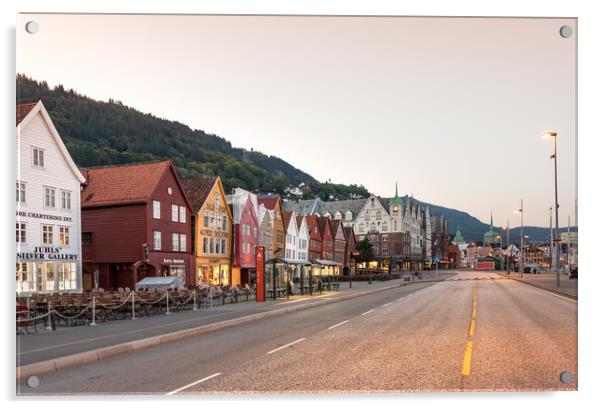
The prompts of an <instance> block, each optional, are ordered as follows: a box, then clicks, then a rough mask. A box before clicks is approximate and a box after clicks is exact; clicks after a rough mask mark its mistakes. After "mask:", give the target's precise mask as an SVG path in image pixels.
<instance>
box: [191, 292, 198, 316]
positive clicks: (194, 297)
mask: <svg viewBox="0 0 602 409" xmlns="http://www.w3.org/2000/svg"><path fill="white" fill-rule="evenodd" d="M192 305H193V307H192V310H193V311H197V310H198V308H197V307H196V290H192Z"/></svg>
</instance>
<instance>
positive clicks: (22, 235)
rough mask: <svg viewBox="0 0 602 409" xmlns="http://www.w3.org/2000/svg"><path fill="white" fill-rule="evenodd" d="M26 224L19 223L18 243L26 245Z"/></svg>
mask: <svg viewBox="0 0 602 409" xmlns="http://www.w3.org/2000/svg"><path fill="white" fill-rule="evenodd" d="M25 238H26V233H25V223H17V243H25Z"/></svg>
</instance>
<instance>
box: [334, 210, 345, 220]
mask: <svg viewBox="0 0 602 409" xmlns="http://www.w3.org/2000/svg"><path fill="white" fill-rule="evenodd" d="M334 218H335V220H341V219H342V218H343V214H342V213H341V212H339V211H337V212H336V213H335V214H334Z"/></svg>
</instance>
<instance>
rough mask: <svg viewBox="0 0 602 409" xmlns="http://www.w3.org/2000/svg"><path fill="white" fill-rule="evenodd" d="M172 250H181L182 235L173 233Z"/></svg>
mask: <svg viewBox="0 0 602 409" xmlns="http://www.w3.org/2000/svg"><path fill="white" fill-rule="evenodd" d="M171 251H180V235H179V234H178V233H172V234H171Z"/></svg>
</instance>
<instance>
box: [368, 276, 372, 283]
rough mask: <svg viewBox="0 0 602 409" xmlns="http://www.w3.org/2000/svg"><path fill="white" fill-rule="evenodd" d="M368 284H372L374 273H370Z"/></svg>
mask: <svg viewBox="0 0 602 409" xmlns="http://www.w3.org/2000/svg"><path fill="white" fill-rule="evenodd" d="M368 284H372V273H370V274H368Z"/></svg>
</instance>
